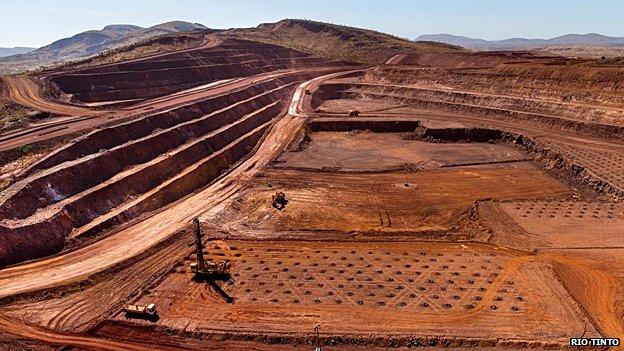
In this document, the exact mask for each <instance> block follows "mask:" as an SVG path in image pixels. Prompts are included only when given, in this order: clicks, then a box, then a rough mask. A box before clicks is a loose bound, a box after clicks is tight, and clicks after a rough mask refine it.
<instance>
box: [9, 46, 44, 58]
mask: <svg viewBox="0 0 624 351" xmlns="http://www.w3.org/2000/svg"><path fill="white" fill-rule="evenodd" d="M36 49H37V48H26V47H21V46H16V47H14V48H0V57H7V56H13V55H20V54H25V53H27V52H31V51H33V50H36Z"/></svg>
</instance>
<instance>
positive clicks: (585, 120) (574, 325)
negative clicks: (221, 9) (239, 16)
mask: <svg viewBox="0 0 624 351" xmlns="http://www.w3.org/2000/svg"><path fill="white" fill-rule="evenodd" d="M289 30H292V31H293V32H296V33H299V34H298V35H303V34H301V33H303V32H305V33H309V35H319V36H320V35H321V34H319V33H323V34H322V35H323V36H322V38H324V39H323V40H326V39H327V38H328V36H331V35H336V38H337V39H336V40H337V41H338V42H339V41H340V40H348V39H344V38H343V36H344V35H345V34H344V33H345V32H348V31H349V29H348V27H333V26H332V25H328V24H321V23H316V22H309V21H294V20H292V21H282V22H278V23H277V24H266V25H262V26H260V27H258V28H254V29H253V30H252V31H250V32H249V33H248V32H246V31H245V30H242V29H239V30H229V31H222V32H216V33H214V32H210V33H205V34H202V35H201V40H197V42H196V43H195V44H194V45H190V46H187V47H184V48H181V49H179V50H170V51H167V50H165V51H163V52H162V53H158V54H150V55H146V56H140V55H138V57H132V58H128V57H131V56H132V55H126V56H124V55H121V54H118V55H117V56H116V57H117V58H121V59H118V60H113V59H111V60H108V61H106V60H103V61H102V62H98V61H97V60H94V61H92V62H90V61H86V62H78V63H72V64H67V65H63V66H59V67H54V68H47V69H43V70H39V71H35V72H32V73H30V74H28V75H16V76H11V77H4V78H2V79H1V80H0V96H1V98H2V99H4V101H11V102H12V103H15V104H19V105H23V106H27V107H29V108H32V109H35V110H38V111H41V112H45V114H44V117H42V118H40V119H37V120H34V121H32V122H31V123H30V124H28V125H26V126H23V127H21V128H18V129H13V130H9V131H5V132H3V134H0V161H1V163H0V164H1V166H2V168H1V169H2V172H1V173H2V178H1V180H2V181H1V192H0V349H2V350H4V349H7V350H95V349H103V350H179V349H182V350H207V349H210V350H217V349H219V350H223V349H231V350H313V349H314V347H321V348H322V350H362V349H366V350H381V349H387V348H392V349H396V350H402V349H407V348H413V347H421V348H423V349H427V350H430V349H434V348H454V349H461V350H484V349H486V350H487V349H495V348H497V349H498V348H503V349H508V350H517V349H524V348H532V349H567V348H569V347H570V346H569V340H570V338H581V337H582V338H624V322H623V317H624V303H622V301H624V244H623V242H624V202H623V201H624V83H623V82H624V66H621V65H620V66H618V65H616V64H614V65H600V64H596V62H594V61H591V60H579V59H569V58H562V57H557V56H547V55H544V54H542V55H538V54H532V53H529V52H511V51H507V52H506V51H500V52H469V51H465V50H463V49H461V48H458V47H452V46H448V45H443V44H436V43H428V44H419V45H420V46H410V45H411V44H410V45H407V44H405V46H400V45H389V46H383V45H382V44H383V43H381V42H379V43H377V42H375V41H373V40H368V41H365V42H364V43H365V44H362V45H363V46H358V45H355V46H354V47H355V48H359V50H360V51H357V52H356V51H355V49H354V50H353V55H354V56H353V57H352V58H350V57H349V53H350V52H349V51H350V50H351V49H350V48H349V47H343V48H342V49H341V47H340V46H336V45H334V46H332V48H333V50H338V51H339V50H344V51H343V52H339V53H332V54H331V55H330V54H328V53H324V52H322V51H318V50H315V49H314V47H313V46H308V47H306V46H305V45H302V44H301V43H298V44H296V43H289V42H288V41H287V40H282V41H281V42H280V40H281V38H282V37H277V34H275V35H276V38H273V39H271V38H272V37H269V36H270V35H272V33H285V32H287V31H289ZM349 33H350V32H349ZM350 35H351V37H350V38H351V40H357V39H358V35H362V33H361V31H359V30H354V31H353V33H350ZM353 38H355V39H353ZM367 38H368V37H367ZM369 39H370V38H369ZM393 40H398V39H395V38H393ZM289 44H292V45H289ZM162 45H163V46H166V45H167V42H166V41H163V43H162ZM365 45H369V46H370V47H367V46H365ZM374 45H377V46H375V47H373V46H374ZM131 49H132V48H130V49H129V50H131ZM362 50H363V51H362ZM367 50H368V51H370V53H371V54H370V57H369V59H367V60H363V59H361V58H362V57H366V54H365V53H362V52H364V51H367ZM338 54H340V55H338ZM356 54H357V55H356ZM135 56H137V55H135Z"/></svg>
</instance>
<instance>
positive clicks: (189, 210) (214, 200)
mask: <svg viewBox="0 0 624 351" xmlns="http://www.w3.org/2000/svg"><path fill="white" fill-rule="evenodd" d="M351 72H353V71H347V72H338V73H332V74H328V75H324V76H321V77H317V78H315V79H312V80H310V81H307V82H305V83H302V84H301V85H300V86H299V87H298V88H297V90H296V93H295V94H294V95H293V97H292V100H291V103H290V107H289V111H291V112H294V113H293V115H287V116H283V117H281V118H279V119H278V120H277V121H276V122H275V124H274V125H273V126H272V128H271V130H270V131H269V133H268V135H267V136H266V137H265V138H264V139H263V141H262V142H261V144H260V145H259V147H257V149H256V150H255V152H254V153H253V155H251V156H250V157H249V158H248V159H246V160H245V161H244V162H242V163H241V164H239V165H238V166H237V167H235V168H234V169H233V170H232V171H231V172H230V173H228V174H227V175H225V176H224V177H222V178H221V179H219V180H218V181H216V182H215V183H214V184H212V185H211V186H209V187H207V188H205V189H203V190H201V191H199V192H197V193H195V194H193V195H190V196H188V197H186V198H184V199H182V200H180V201H178V202H177V203H175V204H174V205H172V206H170V207H168V208H166V209H164V210H163V211H161V212H159V213H157V214H155V215H153V216H152V217H150V218H147V219H145V220H143V221H141V222H139V223H137V224H135V225H132V226H130V227H128V228H126V229H123V230H121V231H119V232H117V233H115V234H112V235H110V236H108V237H106V238H104V239H102V240H100V241H97V242H95V243H94V244H92V245H89V246H87V247H85V248H82V249H78V250H75V251H72V252H69V253H67V254H62V255H59V256H56V257H52V258H48V259H42V260H38V261H33V262H30V263H26V264H23V265H19V266H15V267H11V268H7V269H4V270H1V271H0V298H1V297H7V296H12V295H16V294H21V293H27V292H33V291H37V290H41V289H47V288H51V287H54V286H58V285H64V284H70V283H73V282H77V281H81V280H84V279H87V278H88V277H89V276H91V275H93V274H95V273H98V272H101V271H103V270H106V269H107V268H110V267H112V266H115V265H117V264H119V263H121V262H123V261H125V260H128V259H130V258H132V257H134V256H137V255H140V254H141V253H142V252H145V251H146V250H148V249H149V248H151V247H154V246H155V245H157V244H159V243H161V242H163V241H164V240H166V239H167V238H169V237H171V236H172V235H174V234H175V233H176V232H178V231H180V230H182V229H183V228H185V227H186V226H187V225H188V223H189V221H190V220H191V219H192V218H194V217H197V216H200V217H202V216H205V215H208V214H210V213H211V211H213V210H214V209H216V208H217V207H218V206H219V205H221V204H222V203H223V202H224V201H225V200H227V199H228V198H230V197H232V196H233V195H235V194H236V193H237V192H238V191H239V190H241V188H242V187H243V184H245V180H248V179H250V178H251V177H253V176H254V174H256V173H257V172H258V171H259V170H260V169H262V168H263V167H264V166H265V165H266V164H267V163H268V162H269V161H270V160H272V159H273V158H274V157H276V156H277V155H279V153H280V152H281V151H282V150H283V149H284V147H286V146H287V145H288V144H289V143H290V142H291V141H292V140H293V139H294V138H295V137H296V135H297V132H298V131H299V130H300V128H301V127H302V126H303V124H304V122H305V119H306V117H307V115H306V114H305V113H301V111H300V110H299V108H301V107H302V106H309V102H307V101H306V100H308V99H307V95H306V94H305V93H304V92H305V91H306V90H310V89H315V88H316V87H317V86H318V85H319V84H320V83H321V82H322V81H324V80H327V79H332V78H335V77H338V76H341V75H344V74H348V73H351ZM42 277H45V279H42ZM0 331H1V332H4V333H8V334H12V335H18V336H21V337H24V338H30V339H36V340H41V341H43V342H46V343H51V344H59V345H75V346H79V347H87V348H90V347H96V348H99V349H105V350H148V349H149V350H169V348H155V347H154V345H142V344H132V343H130V344H128V343H125V342H124V343H120V342H117V341H111V340H107V339H101V338H96V337H87V336H77V335H72V334H63V333H55V332H52V331H49V330H46V329H43V328H37V327H32V326H27V325H24V324H23V323H22V322H20V321H17V320H14V319H12V318H9V317H6V316H3V315H0Z"/></svg>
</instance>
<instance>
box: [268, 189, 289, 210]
mask: <svg viewBox="0 0 624 351" xmlns="http://www.w3.org/2000/svg"><path fill="white" fill-rule="evenodd" d="M287 203H288V199H286V194H284V193H283V192H281V191H277V192H275V195H273V201H272V202H271V206H273V207H274V208H276V209H278V210H280V211H281V210H283V209H284V207H286V204H287Z"/></svg>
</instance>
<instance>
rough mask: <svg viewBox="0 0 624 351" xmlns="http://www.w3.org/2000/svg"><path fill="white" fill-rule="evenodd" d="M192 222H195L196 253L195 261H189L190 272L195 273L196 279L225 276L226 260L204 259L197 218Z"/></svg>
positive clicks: (212, 278)
mask: <svg viewBox="0 0 624 351" xmlns="http://www.w3.org/2000/svg"><path fill="white" fill-rule="evenodd" d="M193 222H194V223H195V251H196V255H197V262H196V263H191V266H190V269H191V273H193V274H195V278H196V279H204V280H205V279H211V280H214V279H218V278H222V277H225V276H227V274H228V273H227V269H228V263H227V261H221V262H206V260H205V259H204V245H203V244H202V234H201V227H200V224H199V218H195V219H194V220H193Z"/></svg>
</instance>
